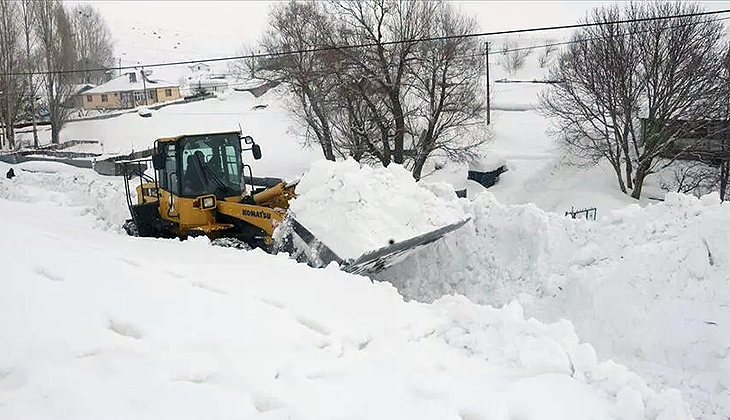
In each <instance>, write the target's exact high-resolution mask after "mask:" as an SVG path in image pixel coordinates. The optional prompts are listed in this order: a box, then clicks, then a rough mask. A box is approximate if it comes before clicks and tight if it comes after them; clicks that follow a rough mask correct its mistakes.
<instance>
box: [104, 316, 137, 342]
mask: <svg viewBox="0 0 730 420" xmlns="http://www.w3.org/2000/svg"><path fill="white" fill-rule="evenodd" d="M107 328H109V329H110V330H111V331H113V332H115V333H117V334H119V335H122V336H124V337H129V338H134V339H136V340H140V339H141V338H142V329H141V328H139V327H138V326H137V325H135V324H133V323H131V322H125V321H121V320H118V319H110V320H109V325H108V326H107Z"/></svg>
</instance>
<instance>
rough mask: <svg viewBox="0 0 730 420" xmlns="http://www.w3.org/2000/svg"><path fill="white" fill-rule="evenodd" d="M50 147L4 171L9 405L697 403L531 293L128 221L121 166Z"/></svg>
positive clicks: (280, 413) (636, 411) (308, 412)
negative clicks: (428, 298)
mask: <svg viewBox="0 0 730 420" xmlns="http://www.w3.org/2000/svg"><path fill="white" fill-rule="evenodd" d="M33 165H34V164H23V165H19V166H21V167H25V169H42V170H43V172H27V171H23V170H19V171H18V176H17V177H16V178H15V179H13V180H12V181H8V180H5V179H3V180H2V181H0V196H1V197H3V198H2V199H0V212H2V214H3V215H4V218H3V220H4V222H3V241H2V243H1V244H0V255H2V258H3V267H4V276H3V281H2V287H3V293H2V294H0V318H1V319H3V322H2V323H0V336H2V337H3V343H4V344H3V346H0V390H1V391H0V413H1V414H0V417H2V418H13V419H15V418H59V417H63V418H108V417H115V418H202V417H204V418H253V417H254V416H261V417H265V418H282V419H283V418H312V419H313V418H318V419H320V418H333V419H334V418H338V419H339V418H393V419H396V418H397V419H402V418H414V419H415V418H418V419H428V418H433V419H444V418H453V419H515V418H520V419H576V420H579V419H588V418H596V419H598V418H617V419H619V418H621V419H637V418H644V417H646V418H651V419H654V418H660V419H681V418H688V416H689V413H688V410H689V407H688V406H687V405H686V403H685V402H684V401H683V400H682V399H681V396H680V395H679V394H678V393H676V392H671V391H656V390H652V389H650V388H649V387H647V386H646V384H645V383H644V382H643V381H642V379H640V378H639V376H637V375H636V374H633V373H631V372H630V371H628V370H627V369H626V368H624V367H623V366H621V365H618V364H616V363H614V362H612V361H610V360H606V359H605V358H597V357H596V354H595V351H594V350H593V347H591V346H590V345H589V344H587V343H585V342H581V340H580V339H579V337H578V336H576V334H575V332H574V331H573V327H572V325H571V323H570V322H568V321H558V322H555V323H552V324H544V323H542V322H540V321H538V320H536V319H534V318H529V317H525V316H524V314H523V309H522V307H521V305H520V304H519V303H517V302H513V303H510V304H508V305H506V306H504V307H502V308H501V309H495V308H492V307H489V306H480V305H476V304H474V303H471V302H469V301H468V300H467V299H466V298H464V297H457V296H453V297H444V298H442V299H440V300H438V301H437V302H435V303H433V304H425V303H415V302H410V303H407V302H405V301H404V300H403V298H402V297H401V296H400V295H399V294H398V293H397V291H396V290H395V288H393V287H392V286H391V285H389V284H387V283H379V282H376V283H372V282H371V281H370V280H369V279H367V278H365V277H359V276H353V275H348V274H345V273H342V272H340V271H338V270H336V268H335V267H329V268H327V269H321V270H314V269H310V268H309V267H306V266H304V265H302V264H297V263H295V262H294V261H292V260H290V259H288V258H286V256H284V255H278V256H271V255H266V254H264V253H262V252H260V251H249V252H246V251H239V250H233V249H221V248H217V247H211V246H210V245H209V243H208V242H207V240H205V239H202V240H190V241H186V242H179V241H175V240H155V239H141V238H129V237H126V236H123V235H119V234H117V233H116V232H115V231H114V229H113V228H112V226H115V225H117V224H118V223H119V222H120V221H121V220H123V218H124V216H123V215H122V214H120V213H118V212H117V210H118V205H119V204H120V202H119V194H118V193H119V187H120V183H119V181H118V180H114V179H113V180H108V179H102V178H100V177H99V176H98V175H95V174H94V173H93V172H90V171H84V170H73V171H68V170H65V169H64V170H58V171H56V172H55V173H50V172H51V171H52V170H53V168H52V167H51V166H52V165H49V164H44V167H43V168H34V167H33ZM6 168H7V165H0V169H1V170H6ZM718 261H720V262H721V263H724V262H723V260H718ZM71 262H73V263H71Z"/></svg>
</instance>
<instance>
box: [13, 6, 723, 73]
mask: <svg viewBox="0 0 730 420" xmlns="http://www.w3.org/2000/svg"><path fill="white" fill-rule="evenodd" d="M723 13H730V9H722V10H714V11H709V12H700V13H686V14H680V15H671V16H657V17H648V18H638V19H622V20H614V21H607V22H592V23H576V24H572V25H559V26H541V27H535V28H526V29H510V30H503V31H493V32H480V33H473V34H460V35H447V36H437V37H425V38H418V39H407V40H399V41H385V42H379V43H378V42H369V43H362V44H355V45H339V46H329V47H315V48H308V49H302V50H295V51H280V52H270V53H259V54H249V55H238V56H229V57H215V58H205V59H198V60H182V61H171V62H163V63H149V64H137V65H131V66H121V67H116V69H118V70H132V69H137V68H141V67H146V68H155V67H170V66H181V65H188V64H198V63H213V62H221V61H234V60H242V59H254V58H274V57H282V56H287V55H293V54H307V53H316V52H325V51H335V50H349V49H356V48H370V47H377V46H385V45H398V44H408V43H418V42H433V41H446V40H450V39H464V38H480V37H489V36H497V35H510V34H521V33H531V32H545V31H555V30H563V29H577V28H587V27H593V26H603V25H620V24H625V23H639V22H650V21H658V20H669V19H680V18H686V17H696V16H710V15H718V14H723ZM500 52H501V51H500ZM107 70H109V69H106V68H104V69H102V68H98V69H83V70H59V71H50V72H49V71H44V72H35V73H33V72H9V73H3V75H4V76H28V75H33V74H71V73H82V72H94V71H107Z"/></svg>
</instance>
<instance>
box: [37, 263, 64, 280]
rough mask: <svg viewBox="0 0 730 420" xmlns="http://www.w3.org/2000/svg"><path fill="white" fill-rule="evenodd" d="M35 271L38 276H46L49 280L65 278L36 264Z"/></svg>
mask: <svg viewBox="0 0 730 420" xmlns="http://www.w3.org/2000/svg"><path fill="white" fill-rule="evenodd" d="M35 272H36V274H38V275H39V276H41V277H45V278H47V279H48V280H51V281H66V279H65V278H63V277H61V276H59V275H58V274H56V273H54V272H52V271H50V270H48V269H47V268H45V267H40V266H36V268H35Z"/></svg>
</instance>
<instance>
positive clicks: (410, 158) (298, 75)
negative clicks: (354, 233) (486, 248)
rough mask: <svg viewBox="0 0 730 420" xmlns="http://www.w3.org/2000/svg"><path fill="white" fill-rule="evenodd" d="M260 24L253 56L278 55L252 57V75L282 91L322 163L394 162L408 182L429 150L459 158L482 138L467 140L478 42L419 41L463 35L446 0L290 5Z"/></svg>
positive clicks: (474, 121) (474, 107)
mask: <svg viewBox="0 0 730 420" xmlns="http://www.w3.org/2000/svg"><path fill="white" fill-rule="evenodd" d="M270 19H271V22H272V25H271V31H269V33H267V35H266V37H265V38H264V40H263V42H262V50H263V51H266V52H284V54H278V55H277V56H276V57H275V58H273V59H266V60H255V61H254V63H255V65H256V67H257V68H256V69H255V70H256V71H255V73H256V75H257V77H261V76H260V75H262V74H263V75H265V77H266V78H272V79H275V80H279V81H283V82H284V83H286V84H287V85H288V86H290V91H291V92H292V94H293V95H292V96H293V97H294V98H296V103H297V107H298V109H296V110H295V114H296V115H298V116H300V119H301V122H302V123H303V125H304V126H305V127H306V128H307V130H308V132H309V133H314V134H315V135H316V137H317V139H318V140H319V142H320V145H321V146H322V148H323V152H324V155H325V157H326V158H328V159H335V158H336V157H345V156H350V157H353V158H354V159H356V160H358V161H375V162H379V163H381V164H383V165H385V166H387V165H389V164H391V163H397V164H404V165H406V166H409V167H410V168H411V169H412V171H413V175H414V176H415V177H416V178H418V177H420V175H421V170H422V168H423V165H424V163H425V161H426V159H428V157H429V156H430V155H431V154H432V153H434V152H435V151H442V152H444V153H445V154H446V155H448V156H449V157H450V158H452V159H466V158H467V157H470V156H471V155H472V154H473V151H474V150H476V148H477V146H478V145H479V144H481V143H483V142H484V140H485V139H486V138H487V137H486V136H479V135H476V136H469V135H467V131H469V129H470V128H471V127H472V126H475V125H478V123H479V122H480V117H481V112H482V110H483V106H482V104H483V101H482V98H481V90H482V89H481V87H480V86H479V80H480V75H481V71H480V70H481V69H483V63H482V55H481V53H480V51H479V45H478V44H477V43H476V42H475V41H473V40H471V39H456V38H455V39H451V40H442V41H439V42H422V41H421V39H423V38H427V37H429V36H449V35H459V34H466V33H470V32H472V31H473V29H474V26H475V24H474V22H473V20H470V19H465V18H463V17H461V16H459V15H457V14H456V13H455V11H454V10H453V8H451V7H450V5H448V4H447V3H446V2H443V1H440V0H429V1H419V2H411V1H405V0H377V1H372V2H359V1H342V2H334V1H332V2H328V3H316V2H294V1H293V2H290V3H289V4H287V5H284V6H279V7H278V8H276V9H274V11H273V12H272V14H271V16H270ZM363 44H365V45H367V46H366V47H363V46H362V45H363ZM312 48H315V49H320V51H316V52H313V51H306V50H309V49H312ZM302 50H305V51H302ZM244 68H245V66H244ZM244 71H246V72H248V70H247V69H246V70H244ZM327 141H329V142H330V143H329V144H330V145H331V146H330V147H331V148H328V147H327V144H328V143H327ZM406 141H409V143H408V144H406ZM407 147H408V148H407Z"/></svg>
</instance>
